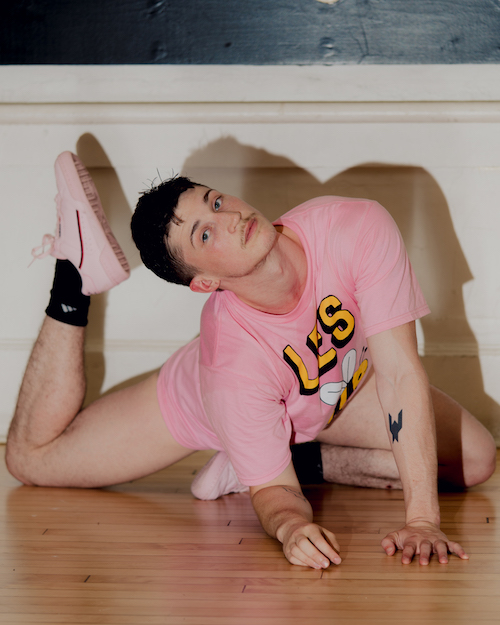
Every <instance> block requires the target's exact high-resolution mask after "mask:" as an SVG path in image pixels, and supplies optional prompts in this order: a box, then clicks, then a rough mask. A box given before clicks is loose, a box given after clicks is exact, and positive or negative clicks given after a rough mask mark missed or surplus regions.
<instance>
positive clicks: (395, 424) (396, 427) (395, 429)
mask: <svg viewBox="0 0 500 625" xmlns="http://www.w3.org/2000/svg"><path fill="white" fill-rule="evenodd" d="M402 427H403V411H402V410H400V411H399V414H398V420H397V421H396V420H394V421H393V420H392V416H391V413H389V429H390V430H391V434H392V442H393V443H394V441H396V442H397V443H399V439H398V435H399V432H400V430H401V428H402Z"/></svg>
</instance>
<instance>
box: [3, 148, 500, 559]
mask: <svg viewBox="0 0 500 625" xmlns="http://www.w3.org/2000/svg"><path fill="white" fill-rule="evenodd" d="M56 178H57V183H58V188H59V195H58V228H57V231H56V238H55V239H45V240H44V242H45V243H49V244H50V249H49V250H48V251H47V252H44V253H41V254H39V255H42V256H43V255H44V254H47V253H51V254H52V255H54V256H55V257H56V258H58V259H59V260H58V261H57V264H56V275H55V279H54V286H53V289H52V295H51V301H50V303H49V307H48V308H47V311H46V312H47V317H46V319H45V321H44V324H43V326H42V329H41V331H40V335H39V337H38V340H37V342H36V344H35V347H34V349H33V353H32V355H31V358H30V361H29V363H28V366H27V369H26V373H25V377H24V380H23V384H22V387H21V391H20V395H19V401H18V405H17V408H16V413H15V416H14V419H13V422H12V425H11V429H10V432H9V437H8V447H7V463H8V467H9V469H10V471H11V473H12V474H13V475H14V476H16V477H17V478H18V479H20V480H21V481H22V482H24V483H26V484H38V485H47V486H77V487H98V486H105V485H109V484H114V483H118V482H124V481H127V480H131V479H136V478H139V477H141V476H143V475H147V474H149V473H152V472H153V471H156V470H158V469H161V468H163V467H165V466H168V465H170V464H173V463H174V462H176V461H178V460H180V459H181V458H183V457H185V456H187V455H188V454H190V453H191V452H192V451H193V450H194V449H207V448H208V449H216V450H219V454H217V455H216V456H215V458H214V460H212V461H211V463H210V466H207V467H206V468H205V469H203V470H202V471H201V472H200V477H199V478H198V480H197V484H196V485H195V491H197V492H198V494H201V495H202V496H207V497H208V496H210V497H214V496H218V495H220V494H224V493H225V492H230V491H232V490H237V489H239V488H244V487H248V488H249V490H250V496H251V497H252V503H253V506H254V508H255V511H256V513H257V515H258V517H259V519H260V521H261V523H262V526H263V527H264V529H265V530H266V531H267V532H268V534H269V535H270V536H273V537H275V538H277V539H278V540H279V541H280V542H281V543H282V544H283V550H284V553H285V556H286V557H287V558H288V560H289V561H290V562H291V563H293V564H299V565H303V566H311V567H314V568H326V567H327V566H329V564H330V563H332V562H333V563H334V564H339V563H340V562H341V558H340V555H339V550H340V547H339V545H338V543H337V541H336V539H335V536H334V534H333V533H332V532H331V531H330V530H328V529H326V528H322V527H319V526H318V525H316V524H315V523H314V522H313V519H312V510H311V506H310V505H309V503H308V502H307V500H306V499H305V498H304V496H303V494H302V491H301V488H300V484H299V481H298V479H297V476H296V473H295V470H294V466H293V463H292V461H291V454H290V444H291V443H303V442H306V441H311V440H313V439H315V440H316V441H318V442H320V443H321V457H322V459H323V465H324V474H325V477H326V479H337V478H338V479H339V481H344V482H347V483H365V484H366V485H375V486H385V485H388V484H390V485H394V486H399V485H401V486H402V488H403V490H404V496H405V506H406V524H405V526H404V527H403V528H401V529H400V530H398V531H395V532H391V533H390V534H389V535H388V536H387V537H385V538H384V540H383V541H382V546H383V547H384V549H385V551H386V553H387V554H389V555H393V554H394V553H395V551H396V550H397V549H401V550H402V552H403V555H402V561H403V563H408V562H410V561H411V560H412V558H413V557H414V555H415V554H418V555H419V561H420V563H421V564H427V563H428V562H429V558H430V556H431V554H432V553H436V554H437V556H438V558H439V561H440V562H443V563H444V562H447V561H448V556H447V553H448V551H449V552H451V553H454V554H456V555H457V556H459V557H460V558H464V559H466V558H467V557H468V556H467V555H466V554H465V552H464V550H463V548H462V547H461V546H460V545H459V544H458V543H455V542H452V541H449V540H448V539H447V537H446V536H445V535H444V534H443V533H442V532H441V531H440V529H439V506H438V499H437V476H438V458H439V476H440V477H441V478H442V479H443V480H446V481H447V482H450V483H453V484H458V485H460V486H464V485H465V486H470V485H473V484H477V483H480V482H482V481H484V480H485V479H487V478H488V477H489V476H490V475H491V474H492V472H493V470H494V467H495V446H494V443H493V440H492V437H491V436H490V434H489V433H488V432H487V431H486V430H485V428H483V426H482V425H481V424H480V423H479V422H478V421H477V420H475V419H474V417H472V416H471V415H470V414H469V413H468V412H467V411H466V410H465V409H464V408H462V407H461V406H459V405H458V404H456V402H454V401H453V400H452V399H451V398H449V397H448V396H447V395H445V394H444V393H442V392H440V391H438V390H437V389H434V388H432V387H430V386H429V383H428V380H427V377H426V375H425V372H424V370H423V368H422V365H421V363H420V360H419V358H418V355H417V348H416V338H415V329H414V321H415V319H417V318H419V317H420V316H422V315H424V314H426V313H427V312H428V309H427V306H426V304H425V301H424V300H423V297H422V295H421V293H420V289H419V287H418V284H417V282H416V280H415V278H414V276H413V273H412V270H411V267H410V264H409V261H408V259H407V256H406V252H405V250H404V246H403V244H402V241H401V238H400V235H399V232H398V231H397V228H396V227H395V225H394V223H393V221H392V219H391V218H390V216H389V215H388V214H387V212H386V211H385V210H384V209H383V208H382V207H380V206H379V205H378V204H376V203H374V202H370V201H367V200H350V199H346V198H331V197H329V198H318V199H316V200H313V201H311V202H308V203H306V204H304V205H301V206H299V207H297V208H296V209H294V210H293V211H290V212H289V213H287V214H286V215H285V216H283V218H282V219H280V220H278V222H277V223H276V224H275V225H273V224H271V223H270V222H269V221H268V220H266V219H265V218H264V217H263V215H261V214H260V213H259V212H258V211H256V210H255V209H254V208H252V207H251V206H249V205H247V204H246V203H245V202H243V201H241V200H239V199H237V198H234V197H231V196H226V195H224V194H221V193H219V192H218V191H216V190H214V189H210V188H208V187H205V186H201V185H196V184H194V183H192V182H191V181H189V180H188V179H185V178H177V179H174V180H171V181H166V182H165V183H162V184H161V185H159V186H158V187H157V188H155V189H153V190H151V191H150V192H148V193H146V194H144V195H143V196H142V198H141V199H140V201H139V203H138V207H137V209H136V213H135V215H134V217H133V223H132V229H133V236H134V240H135V242H136V244H137V246H138V248H139V249H140V251H141V256H142V258H143V260H144V262H145V264H146V265H147V266H148V267H149V268H150V269H152V270H153V271H155V273H157V274H158V275H159V276H160V277H163V278H165V279H168V280H170V281H172V282H178V283H183V284H187V285H189V287H190V288H191V289H192V290H193V291H195V292H202V293H213V295H212V296H211V298H210V299H209V301H208V303H207V305H206V306H205V309H204V312H203V315H202V322H201V338H200V339H196V340H194V341H193V342H191V343H190V344H189V345H187V346H186V347H185V348H183V349H181V350H180V351H179V352H177V354H175V355H174V356H173V357H172V358H171V359H170V360H169V361H168V362H167V363H166V364H165V365H164V367H163V368H162V370H161V371H160V373H159V375H153V376H151V377H150V378H149V379H148V380H146V381H144V382H141V383H139V384H137V385H135V386H133V387H130V388H128V389H125V390H122V391H119V392H117V393H115V394H112V395H108V396H105V397H103V398H101V399H99V400H98V401H96V402H94V403H93V404H91V405H90V406H88V407H86V408H85V409H84V410H80V407H81V404H82V401H83V397H84V392H85V380H84V373H83V344H84V332H85V330H84V326H85V325H86V315H87V310H88V305H89V297H88V295H90V294H92V293H97V292H101V291H104V290H107V289H108V288H111V287H112V286H114V285H116V284H118V283H119V282H121V281H122V280H123V279H125V278H126V277H127V276H128V266H127V263H126V259H125V258H124V256H123V254H122V252H121V250H120V249H119V246H118V244H117V243H116V241H115V240H114V237H113V235H112V233H111V231H110V230H109V227H108V226H107V223H106V220H105V217H104V213H103V212H102V208H101V206H100V204H99V200H98V197H97V192H96V191H95V188H94V187H93V184H92V181H91V179H90V176H89V175H88V173H87V172H86V170H85V168H84V167H83V165H82V164H81V163H80V161H79V160H78V159H77V157H75V156H73V155H71V154H70V153H64V154H62V155H61V156H60V157H59V158H58V160H57V162H56ZM434 413H435V416H436V424H437V442H436V428H435V424H434ZM332 445H333V447H332ZM298 447H299V448H300V446H298ZM436 450H437V451H436ZM339 459H340V460H339ZM239 484H241V485H242V486H241V485H239Z"/></svg>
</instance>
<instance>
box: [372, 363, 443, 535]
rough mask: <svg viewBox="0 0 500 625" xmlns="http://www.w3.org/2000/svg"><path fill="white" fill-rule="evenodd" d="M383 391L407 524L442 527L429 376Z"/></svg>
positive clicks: (408, 378)
mask: <svg viewBox="0 0 500 625" xmlns="http://www.w3.org/2000/svg"><path fill="white" fill-rule="evenodd" d="M381 386H382V388H381V389H380V393H379V394H380V401H381V404H382V409H383V410H384V414H385V415H386V419H387V421H386V425H387V429H388V433H389V437H390V440H391V445H392V450H393V453H394V458H395V460H396V464H397V466H398V470H399V474H400V477H401V482H402V484H403V492H404V498H405V510H406V522H407V523H411V522H414V521H422V520H425V521H428V522H431V523H434V524H436V525H438V524H439V521H440V515H439V504H438V497H437V449H436V433H435V425H434V413H433V407H432V401H431V396H430V390H429V384H428V381H427V376H426V375H425V372H423V371H417V372H414V373H412V374H411V375H407V376H405V377H403V378H402V379H401V380H400V381H399V382H398V384H397V385H396V386H394V387H388V388H386V389H384V388H383V384H382V385H381Z"/></svg>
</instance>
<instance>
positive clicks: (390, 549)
mask: <svg viewBox="0 0 500 625" xmlns="http://www.w3.org/2000/svg"><path fill="white" fill-rule="evenodd" d="M389 536H390V534H389ZM389 536H386V537H385V538H384V539H383V540H382V542H381V543H380V544H381V545H382V549H383V550H384V551H385V552H386V554H387V555H388V556H393V555H394V554H395V553H396V551H397V547H396V543H395V541H394V540H393V539H392V538H389Z"/></svg>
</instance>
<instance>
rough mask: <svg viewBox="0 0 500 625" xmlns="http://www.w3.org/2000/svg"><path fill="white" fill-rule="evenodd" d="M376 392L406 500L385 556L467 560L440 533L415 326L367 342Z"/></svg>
mask: <svg viewBox="0 0 500 625" xmlns="http://www.w3.org/2000/svg"><path fill="white" fill-rule="evenodd" d="M368 347H369V349H370V352H371V356H372V360H373V365H374V369H375V375H376V383H377V393H378V396H379V400H380V404H381V406H382V411H383V414H384V416H385V419H386V427H387V431H388V434H389V438H390V441H391V445H392V450H393V453H394V458H395V460H396V464H397V466H398V470H399V474H400V478H401V482H402V484H403V492H404V499H405V513H406V524H405V527H404V528H402V529H401V530H398V531H396V532H391V533H390V534H388V535H387V536H386V537H385V538H384V539H383V541H382V547H383V548H384V549H385V551H386V553H387V554H388V555H393V554H394V553H395V552H396V550H397V549H402V551H403V556H402V562H403V563H404V564H407V563H409V562H411V560H412V559H413V557H414V555H416V554H417V555H419V556H420V560H419V561H420V564H428V563H429V558H430V555H431V554H432V553H436V554H437V555H438V558H439V561H440V562H441V563H446V562H448V555H447V553H448V551H450V552H451V553H455V554H456V555H457V556H459V557H460V558H463V559H467V558H468V556H467V555H466V553H465V551H464V550H463V548H462V547H461V546H460V545H459V544H458V543H455V542H452V541H449V540H448V538H447V537H446V536H445V535H444V534H443V533H442V532H441V531H440V529H439V524H440V513H439V503H438V494H437V449H436V432H435V424H434V411H433V406H432V400H431V395H430V389H429V381H428V379H427V375H426V373H425V370H424V368H423V366H422V363H421V362H420V358H419V356H418V352H417V340H416V335H415V323H414V322H410V323H407V324H404V325H402V326H399V327H396V328H393V329H392V330H387V331H386V332H381V333H380V334H376V335H374V336H372V337H370V338H369V339H368Z"/></svg>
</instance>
